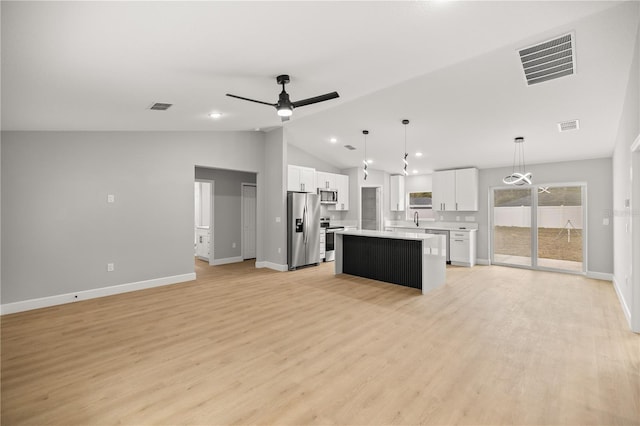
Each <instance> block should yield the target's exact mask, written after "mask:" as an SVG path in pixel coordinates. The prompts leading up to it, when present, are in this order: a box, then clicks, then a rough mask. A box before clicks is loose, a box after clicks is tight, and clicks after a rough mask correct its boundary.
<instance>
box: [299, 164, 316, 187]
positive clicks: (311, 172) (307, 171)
mask: <svg viewBox="0 0 640 426" xmlns="http://www.w3.org/2000/svg"><path fill="white" fill-rule="evenodd" d="M300 184H301V185H302V191H304V192H316V171H315V169H311V168H308V167H300Z"/></svg>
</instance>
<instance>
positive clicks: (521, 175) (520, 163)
mask: <svg viewBox="0 0 640 426" xmlns="http://www.w3.org/2000/svg"><path fill="white" fill-rule="evenodd" d="M513 142H514V143H515V144H516V145H515V150H514V152H513V168H512V169H511V174H510V175H508V176H505V177H504V179H502V182H504V183H505V184H507V185H516V186H522V185H524V184H527V185H531V177H532V176H531V173H528V172H527V171H526V163H525V161H524V138H523V137H522V136H518V137H516V138H515V139H514V140H513ZM516 163H517V167H516Z"/></svg>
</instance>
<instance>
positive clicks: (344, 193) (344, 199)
mask: <svg viewBox="0 0 640 426" xmlns="http://www.w3.org/2000/svg"><path fill="white" fill-rule="evenodd" d="M335 177H336V188H337V189H338V204H337V205H336V210H342V211H345V210H349V176H347V175H335Z"/></svg>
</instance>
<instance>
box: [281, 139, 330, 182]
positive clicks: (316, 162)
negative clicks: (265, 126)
mask: <svg viewBox="0 0 640 426" xmlns="http://www.w3.org/2000/svg"><path fill="white" fill-rule="evenodd" d="M285 136H286V133H285ZM287 164H292V165H295V166H304V167H313V168H314V169H316V171H319V172H327V173H340V169H338V168H337V167H335V166H333V165H331V164H329V163H327V162H326V161H324V160H322V159H320V158H318V157H315V156H313V155H311V154H309V153H308V152H306V151H303V150H301V149H300V148H298V147H297V146H295V145H291V144H287Z"/></svg>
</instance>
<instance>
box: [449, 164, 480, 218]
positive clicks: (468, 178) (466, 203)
mask: <svg viewBox="0 0 640 426" xmlns="http://www.w3.org/2000/svg"><path fill="white" fill-rule="evenodd" d="M455 193H456V203H457V208H456V210H461V211H477V210H478V169H460V170H456V190H455Z"/></svg>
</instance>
